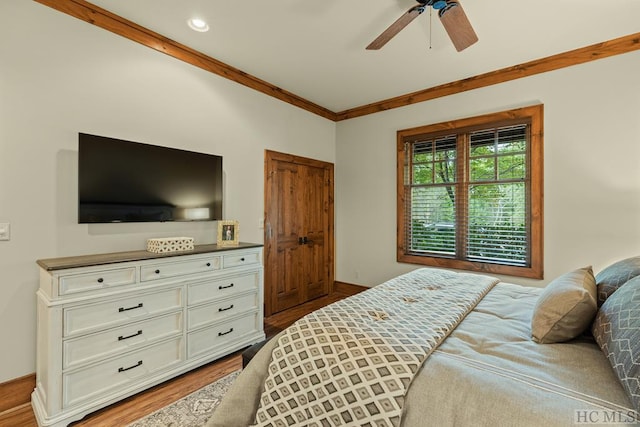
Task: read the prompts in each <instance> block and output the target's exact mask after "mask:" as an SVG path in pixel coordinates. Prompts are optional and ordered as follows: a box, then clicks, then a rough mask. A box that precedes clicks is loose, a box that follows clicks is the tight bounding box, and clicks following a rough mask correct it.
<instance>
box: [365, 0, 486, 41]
mask: <svg viewBox="0 0 640 427" xmlns="http://www.w3.org/2000/svg"><path fill="white" fill-rule="evenodd" d="M417 2H418V4H417V5H416V6H413V7H412V8H411V9H409V10H407V11H406V12H405V13H404V14H403V15H402V16H401V17H400V18H398V20H396V22H394V23H393V24H391V25H390V26H389V28H387V29H386V30H384V31H383V32H382V34H380V35H379V36H378V37H377V38H376V39H375V40H374V41H372V42H371V43H370V44H369V46H367V49H368V50H377V49H380V48H381V47H382V46H384V45H385V44H387V42H388V41H389V40H391V39H392V38H393V37H394V36H395V35H396V34H398V33H399V32H400V30H402V29H403V28H404V27H406V26H407V25H409V24H410V23H411V21H413V20H414V19H416V18H417V17H418V15H420V14H422V12H424V11H425V9H426V8H427V7H429V6H430V7H433V8H434V9H436V10H437V11H438V16H439V17H440V22H442V25H443V26H444V29H445V30H447V34H449V38H450V39H451V41H452V42H453V45H454V46H455V48H456V50H457V51H458V52H460V51H461V50H463V49H466V48H468V47H469V46H471V45H472V44H474V43H475V42H477V41H478V36H477V35H476V32H475V31H474V30H473V27H472V26H471V23H470V22H469V19H468V18H467V15H466V14H465V13H464V9H462V5H461V4H460V2H458V1H455V0H417Z"/></svg>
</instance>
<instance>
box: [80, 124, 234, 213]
mask: <svg viewBox="0 0 640 427" xmlns="http://www.w3.org/2000/svg"><path fill="white" fill-rule="evenodd" d="M219 219H222V157H221V156H218V155H214V154H206V153H197V152H194V151H187V150H180V149H176V148H169V147H160V146H156V145H150V144H144V143H139V142H132V141H124V140H120V139H115V138H108V137H104V136H97V135H90V134H86V133H79V134H78V222H79V223H81V224H84V223H112V222H165V221H213V220H219Z"/></svg>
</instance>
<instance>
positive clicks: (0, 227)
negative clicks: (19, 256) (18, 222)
mask: <svg viewBox="0 0 640 427" xmlns="http://www.w3.org/2000/svg"><path fill="white" fill-rule="evenodd" d="M0 240H11V224H9V223H8V222H0Z"/></svg>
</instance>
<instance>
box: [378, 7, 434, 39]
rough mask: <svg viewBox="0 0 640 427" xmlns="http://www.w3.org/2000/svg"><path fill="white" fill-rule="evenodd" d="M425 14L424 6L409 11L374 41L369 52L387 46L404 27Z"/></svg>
mask: <svg viewBox="0 0 640 427" xmlns="http://www.w3.org/2000/svg"><path fill="white" fill-rule="evenodd" d="M422 12H424V5H418V6H414V7H412V8H411V9H409V10H407V11H406V12H405V13H404V14H403V15H402V16H401V17H400V18H398V19H397V20H396V22H394V23H393V24H391V25H390V26H389V28H387V29H386V30H384V31H383V32H382V34H380V35H379V36H378V37H377V38H376V39H375V40H374V41H372V42H371V43H370V44H369V46H367V50H377V49H380V48H381V47H382V46H384V45H385V44H387V42H388V41H389V40H391V39H392V38H393V37H394V36H395V35H396V34H398V33H399V32H400V30H402V29H403V28H404V27H406V26H407V25H409V24H410V23H411V21H413V20H414V19H416V18H417V17H418V15H420V14H421V13H422Z"/></svg>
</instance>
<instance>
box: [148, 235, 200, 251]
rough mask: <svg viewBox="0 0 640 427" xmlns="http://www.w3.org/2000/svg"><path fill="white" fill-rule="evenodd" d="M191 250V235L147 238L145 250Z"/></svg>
mask: <svg viewBox="0 0 640 427" xmlns="http://www.w3.org/2000/svg"><path fill="white" fill-rule="evenodd" d="M191 250H193V237H161V238H157V239H147V251H148V252H154V253H157V254H160V253H164V252H178V251H191Z"/></svg>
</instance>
